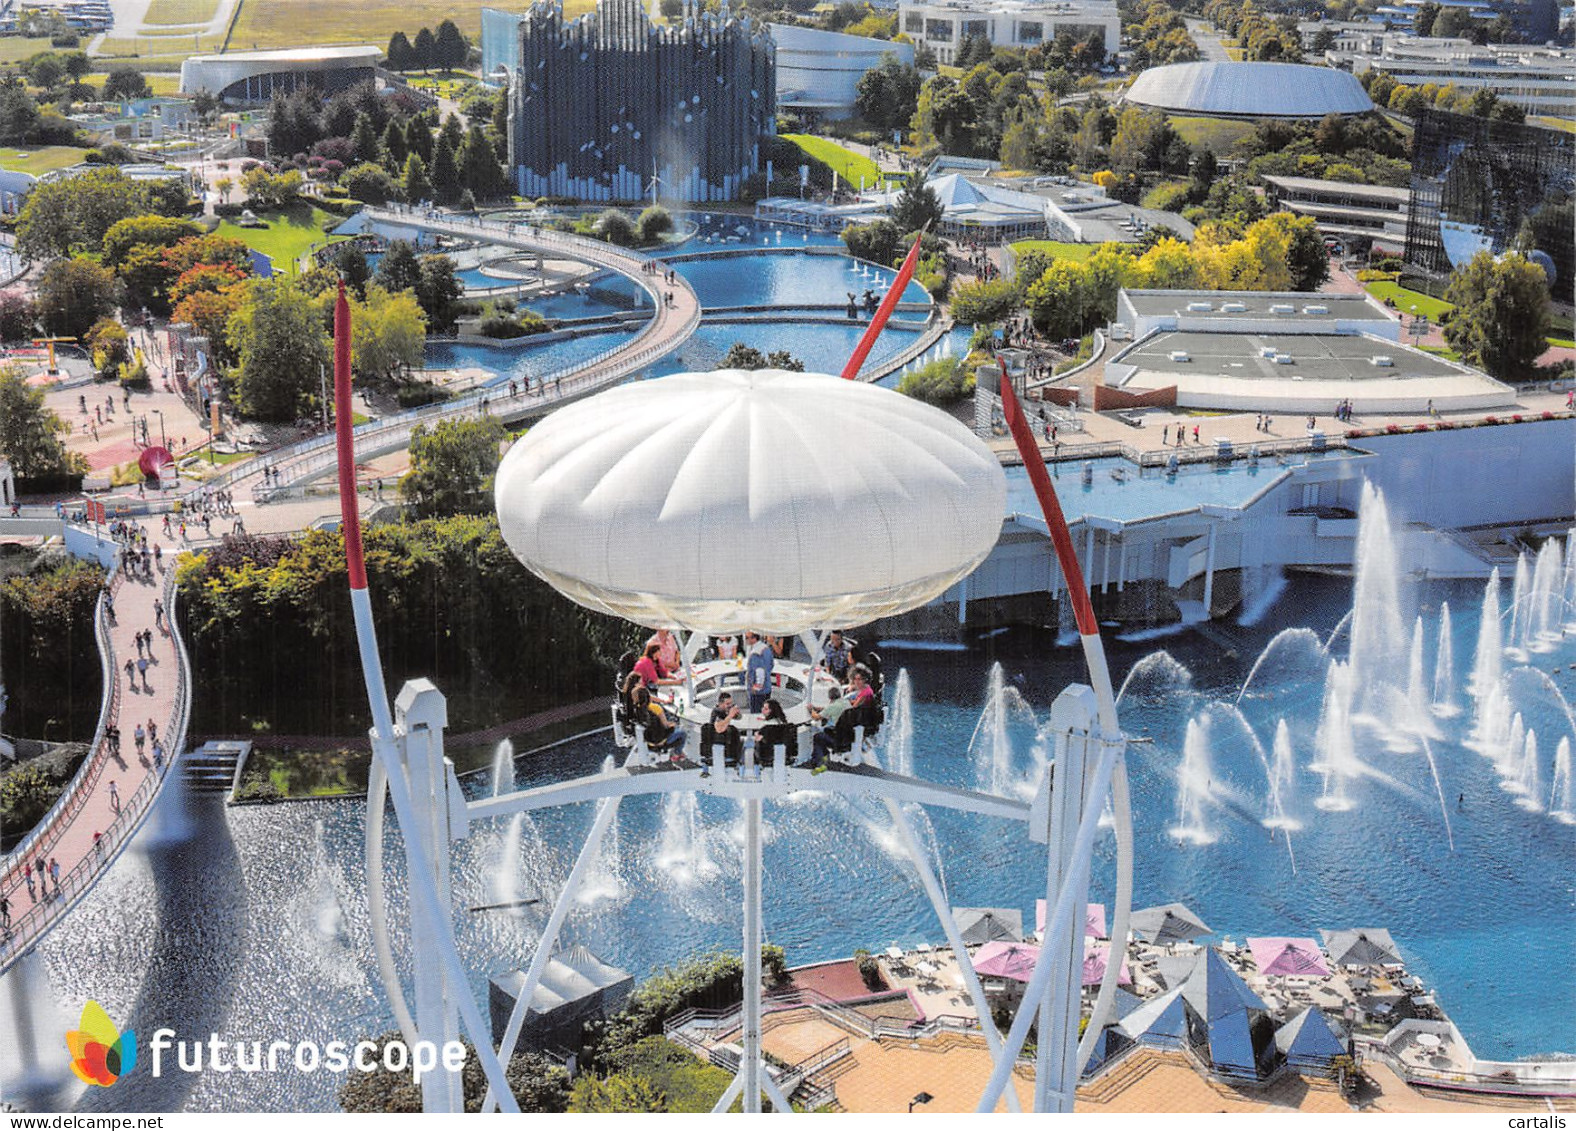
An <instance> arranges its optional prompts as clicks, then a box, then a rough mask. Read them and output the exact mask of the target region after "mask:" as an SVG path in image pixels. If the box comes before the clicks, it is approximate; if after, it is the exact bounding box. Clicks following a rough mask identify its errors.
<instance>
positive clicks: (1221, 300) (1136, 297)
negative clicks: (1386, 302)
mask: <svg viewBox="0 0 1576 1131" xmlns="http://www.w3.org/2000/svg"><path fill="white" fill-rule="evenodd" d="M1127 297H1128V299H1129V301H1131V302H1132V304H1133V309H1134V310H1136V311H1138V313H1139V314H1140V315H1143V316H1145V317H1155V316H1158V315H1164V314H1177V315H1185V316H1186V317H1188V318H1202V319H1215V318H1284V319H1286V321H1287V322H1288V323H1295V322H1296V321H1297V320H1298V319H1306V318H1319V319H1329V318H1347V319H1361V320H1366V321H1373V322H1386V321H1389V320H1390V319H1389V317H1388V315H1386V313H1385V311H1384V308H1383V307H1382V306H1380V305H1379V304H1378V303H1376V302H1374V301H1373V300H1372V299H1370V298H1369V297H1368V296H1367V295H1354V294H1325V293H1324V292H1322V291H1313V292H1308V291H1299V292H1285V291H1128V292H1127ZM1204 302H1207V303H1209V305H1210V309H1209V310H1189V309H1188V304H1189V303H1204ZM1228 303H1230V304H1235V305H1240V306H1242V307H1244V308H1245V309H1242V310H1222V309H1221V307H1222V306H1225V305H1226V304H1228ZM1272 306H1290V307H1292V309H1293V313H1290V314H1287V313H1285V312H1284V311H1274V310H1271V309H1270V308H1271V307H1272ZM1307 306H1322V307H1324V309H1325V313H1323V314H1304V313H1303V308H1304V307H1307Z"/></svg>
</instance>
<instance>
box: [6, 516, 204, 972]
mask: <svg viewBox="0 0 1576 1131" xmlns="http://www.w3.org/2000/svg"><path fill="white" fill-rule="evenodd" d="M156 543H157V544H159V545H160V548H161V550H162V557H163V564H162V567H150V568H149V569H148V570H146V571H144V570H143V569H142V568H141V567H140V565H139V566H138V567H137V568H136V569H134V570H127V569H117V570H116V572H115V574H114V576H113V577H112V578H111V580H110V585H109V588H108V591H107V592H106V594H105V596H104V597H103V598H101V599H100V601H99V608H98V612H97V624H96V629H97V635H98V647H99V655H100V659H101V661H102V663H101V666H102V669H103V673H104V702H103V706H102V708H101V710H100V714H99V722H98V727H97V728H96V730H95V732H94V736H93V745H92V749H91V750H90V752H89V754H88V757H87V759H86V760H85V761H84V762H83V763H82V766H81V768H80V769H79V770H78V771H77V774H76V777H75V778H73V779H72V781H71V784H70V785H69V786H68V787H67V789H66V792H65V794H64V795H62V797H61V798H60V800H59V801H58V802H57V803H56V805H55V806H54V808H53V809H51V810H50V812H49V813H48V814H47V815H46V816H45V817H44V819H43V820H41V821H40V822H39V823H38V825H37V826H36V827H35V828H34V830H33V831H32V832H31V833H30V834H29V835H28V836H27V837H26V838H25V839H24V840H23V841H22V842H21V843H20V844H19V845H18V846H17V847H16V848H15V849H14V850H13V851H11V852H10V853H8V854H6V855H5V856H4V857H0V898H4V899H5V901H6V903H7V904H8V907H7V912H8V915H7V916H0V973H3V972H4V971H5V970H7V969H9V968H10V966H11V965H12V964H13V963H14V962H15V961H16V960H17V959H18V958H20V957H21V956H22V955H24V954H26V953H27V952H28V951H29V950H30V949H32V947H33V946H34V944H36V943H37V942H38V940H39V939H40V938H42V937H43V936H44V935H45V934H46V933H47V932H48V931H49V930H50V928H51V927H53V926H54V925H55V924H56V923H57V922H59V921H60V920H61V919H62V918H63V917H64V916H65V915H66V914H67V913H68V912H69V911H70V910H71V908H72V907H73V906H75V905H76V903H77V901H78V900H79V899H81V898H82V896H83V895H84V894H86V893H87V892H88V891H89V890H91V889H92V887H93V886H94V885H95V884H96V883H97V882H98V881H99V879H100V878H101V877H102V876H103V875H104V874H105V872H107V871H108V870H109V867H110V865H111V864H113V863H114V861H115V858H116V857H117V856H118V855H119V854H120V852H121V850H122V849H123V848H125V846H126V844H127V843H128V842H129V841H130V840H131V838H132V836H133V835H134V834H135V833H136V831H137V830H138V829H139V828H141V827H142V823H143V821H144V820H146V819H147V816H148V814H149V813H150V812H151V811H152V809H153V804H154V802H155V801H156V800H157V799H158V795H159V792H160V790H161V788H162V787H163V785H164V782H165V781H166V780H168V777H169V775H170V773H171V771H172V770H173V768H174V763H175V760H176V758H177V757H179V755H180V753H181V748H182V745H183V744H184V742H185V740H186V727H187V722H188V720H189V717H190V714H191V672H190V667H189V662H188V660H187V656H186V649H185V646H184V645H183V644H182V643H181V639H180V636H179V632H178V630H177V629H176V628H175V626H174V622H173V614H174V603H175V585H174V577H175V558H176V554H177V553H178V551H179V549H180V545H179V539H178V538H162V537H160V536H159V530H158V529H157V527H156V526H154V525H152V524H150V525H149V527H148V541H147V543H146V545H147V549H148V552H149V554H150V555H151V554H152V551H153V547H154V545H155V544H156ZM138 560H139V562H140V555H139V556H138ZM139 636H142V637H143V639H144V640H146V641H150V643H148V644H146V645H145V646H144V647H139V646H138V642H137V638H138V637H139ZM139 660H141V661H145V662H144V663H140V664H139ZM128 661H129V662H130V665H131V667H130V671H129V673H128V670H127V667H126V665H127V662H128ZM139 727H140V728H141V729H142V731H143V733H144V738H143V741H142V743H141V744H139V743H138V742H137V740H136V734H137V730H138V728H139ZM117 728H118V731H119V741H118V743H117V742H116V741H115V740H114V738H113V735H114V733H115V730H116V729H117ZM155 733H156V735H157V737H156V739H155V738H154V734H155ZM155 742H157V747H156V746H155ZM40 862H42V863H43V865H44V870H43V872H40V871H39V869H38V864H39V863H40ZM29 874H31V879H32V883H31V885H30V884H29V883H28V877H29Z"/></svg>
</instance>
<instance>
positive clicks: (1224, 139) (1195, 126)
mask: <svg viewBox="0 0 1576 1131" xmlns="http://www.w3.org/2000/svg"><path fill="white" fill-rule="evenodd" d="M1170 122H1171V128H1172V129H1174V130H1175V131H1176V132H1177V136H1178V137H1180V138H1181V139H1182V140H1183V141H1185V142H1187V143H1188V144H1189V145H1192V146H1203V147H1204V148H1206V149H1208V150H1209V151H1210V152H1211V153H1213V154H1214V155H1215V156H1216V157H1224V156H1226V155H1227V154H1229V153H1230V152H1231V150H1232V147H1233V146H1235V145H1236V144H1237V142H1239V141H1241V140H1242V139H1243V138H1245V137H1248V136H1250V135H1251V134H1252V133H1253V123H1252V122H1238V121H1231V120H1228V119H1224V118H1199V117H1192V116H1189V115H1187V114H1173V115H1171V118H1170Z"/></svg>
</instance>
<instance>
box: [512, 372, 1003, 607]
mask: <svg viewBox="0 0 1576 1131" xmlns="http://www.w3.org/2000/svg"><path fill="white" fill-rule="evenodd" d="M1006 489H1007V487H1006V479H1005V477H1004V476H1003V474H1002V471H1001V465H1000V463H999V462H998V461H997V459H996V457H995V456H994V455H993V454H992V453H991V451H990V449H989V448H987V447H986V446H985V445H984V444H983V443H982V442H981V441H980V440H979V439H978V438H976V437H975V436H974V435H973V433H971V432H970V431H969V430H968V429H967V428H965V427H964V426H963V425H962V424H960V423H959V422H958V421H957V420H955V419H953V418H952V417H951V416H949V415H947V414H946V413H944V412H942V411H941V410H939V409H936V408H932V407H930V406H929V405H926V404H923V403H921V402H919V401H917V400H914V399H912V398H910V397H907V396H904V395H902V394H900V393H897V392H894V391H893V390H891V389H885V388H882V387H880V386H877V385H868V384H861V383H859V382H855V381H844V380H840V379H838V378H836V377H831V376H828V375H826V374H819V373H790V372H785V371H782V370H772V369H760V370H718V371H716V372H712V373H680V374H675V375H673V376H670V377H664V378H662V379H660V380H653V381H637V382H634V383H632V384H627V385H621V386H619V387H617V388H615V389H611V390H609V391H607V392H604V393H601V394H598V395H597V396H594V397H590V398H587V399H586V400H583V401H579V402H577V403H575V404H572V405H569V406H567V407H565V408H562V409H560V410H558V411H557V412H555V413H553V414H552V415H551V416H549V417H547V418H546V419H545V420H543V421H542V422H541V423H540V424H538V425H537V426H536V427H534V428H532V429H531V430H530V431H529V432H528V433H526V435H525V436H524V437H523V438H522V439H521V440H520V441H519V442H518V443H516V444H515V445H514V447H513V448H511V449H510V451H509V453H508V455H507V456H505V457H504V460H503V464H502V466H501V467H500V468H499V469H498V476H497V487H496V494H497V506H498V519H499V523H500V525H501V527H502V529H503V536H504V538H505V540H506V541H507V542H508V544H509V547H510V549H512V550H513V551H514V552H515V554H516V555H517V556H518V557H519V558H520V560H521V561H522V562H524V563H525V565H526V566H527V567H528V568H529V569H530V570H531V571H532V572H533V573H535V574H537V575H538V576H539V577H541V578H543V579H544V580H546V581H547V582H548V583H549V584H551V585H552V586H553V587H554V588H556V589H557V590H559V591H560V592H561V593H563V594H564V595H565V596H567V597H569V598H570V599H571V600H574V601H576V602H578V603H580V604H582V605H585V606H587V607H588V608H592V609H597V610H600V611H602V612H606V613H611V614H613V615H615V616H619V617H623V618H625V619H627V620H631V621H634V622H636V623H637V624H642V625H647V626H650V627H661V626H672V627H677V628H683V629H688V630H691V631H698V632H704V633H712V634H722V633H736V632H740V631H743V630H744V629H747V628H749V629H755V630H757V631H761V632H770V633H776V634H785V635H786V634H790V633H799V632H804V631H807V630H810V629H813V628H819V627H826V626H832V625H852V624H863V623H866V622H868V621H871V620H874V619H875V618H877V617H883V616H891V615H894V614H896V613H900V612H904V611H906V610H908V609H912V608H915V607H917V606H919V605H923V604H925V603H926V602H928V601H930V600H932V599H934V598H935V597H937V596H939V595H941V594H942V593H943V592H944V591H945V590H946V589H947V588H948V587H950V586H952V585H954V584H956V583H957V582H958V581H959V580H961V579H962V578H964V577H966V576H968V575H969V574H970V573H972V572H973V571H974V569H975V568H976V567H977V566H978V565H979V564H980V562H981V561H983V560H984V559H985V556H986V555H987V554H989V553H990V551H991V548H992V547H993V546H994V545H995V544H996V539H997V537H998V535H999V534H1000V532H1001V523H1002V514H1003V511H1004V507H1005V502H1006Z"/></svg>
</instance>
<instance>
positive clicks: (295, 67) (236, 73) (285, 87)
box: [181, 47, 383, 103]
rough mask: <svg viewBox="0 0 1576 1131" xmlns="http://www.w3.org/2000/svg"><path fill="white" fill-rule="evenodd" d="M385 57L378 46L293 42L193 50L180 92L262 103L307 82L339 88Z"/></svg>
mask: <svg viewBox="0 0 1576 1131" xmlns="http://www.w3.org/2000/svg"><path fill="white" fill-rule="evenodd" d="M382 57H383V51H382V49H381V48H378V47H293V48H289V49H287V50H283V51H231V52H229V53H228V54H224V55H193V56H192V57H191V58H190V59H187V60H186V61H185V62H184V63H182V64H181V93H182V94H188V95H190V94H197V93H198V92H199V91H201V92H206V93H208V94H212V95H216V96H217V97H219V98H221V99H223V100H224V101H225V102H230V103H263V102H267V101H269V100H270V99H272V98H273V96H274V95H275V94H289V93H290V92H291V91H294V90H298V89H300V88H302V87H308V86H310V87H314V88H316V89H317V90H319V91H321V92H322V93H323V94H334V93H336V92H338V91H341V90H346V89H348V88H350V87H353V86H355V85H357V84H358V83H364V82H371V81H372V80H373V79H374V77H375V76H376V74H377V65H378V60H379V59H381V58H382Z"/></svg>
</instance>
